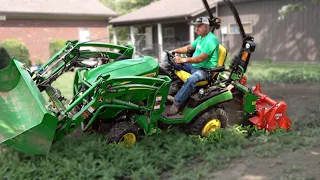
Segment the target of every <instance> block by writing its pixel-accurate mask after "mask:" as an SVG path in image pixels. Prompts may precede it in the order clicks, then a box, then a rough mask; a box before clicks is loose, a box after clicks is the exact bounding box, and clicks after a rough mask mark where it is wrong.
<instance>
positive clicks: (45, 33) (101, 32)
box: [0, 19, 109, 64]
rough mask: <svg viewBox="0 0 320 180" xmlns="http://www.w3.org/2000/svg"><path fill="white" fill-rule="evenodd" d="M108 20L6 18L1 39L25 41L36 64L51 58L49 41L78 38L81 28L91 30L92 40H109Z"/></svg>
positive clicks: (0, 28)
mask: <svg viewBox="0 0 320 180" xmlns="http://www.w3.org/2000/svg"><path fill="white" fill-rule="evenodd" d="M107 25H108V24H107V21H88V20H10V19H9V20H6V21H0V41H3V40H5V39H8V38H14V39H18V40H20V41H22V42H24V43H25V44H26V45H27V47H28V49H29V53H30V59H31V61H32V63H33V64H34V63H35V62H36V61H37V60H38V59H41V61H42V62H45V61H47V60H48V59H49V58H50V53H49V42H50V41H51V40H55V39H65V40H78V39H79V31H80V30H81V29H85V30H88V31H89V32H90V40H96V39H102V38H106V39H103V40H101V41H103V42H107V41H108V39H109V38H108V37H109V33H108V28H107Z"/></svg>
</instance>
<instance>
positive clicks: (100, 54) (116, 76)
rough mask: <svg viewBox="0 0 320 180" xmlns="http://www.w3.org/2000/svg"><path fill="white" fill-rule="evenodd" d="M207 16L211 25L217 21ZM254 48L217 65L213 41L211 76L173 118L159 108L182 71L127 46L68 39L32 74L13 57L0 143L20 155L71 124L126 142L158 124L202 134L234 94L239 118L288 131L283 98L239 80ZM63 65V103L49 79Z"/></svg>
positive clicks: (41, 147)
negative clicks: (67, 92)
mask: <svg viewBox="0 0 320 180" xmlns="http://www.w3.org/2000/svg"><path fill="white" fill-rule="evenodd" d="M204 2H205V5H206V7H207V4H206V1H204ZM225 2H226V3H227V4H228V5H229V6H230V7H231V9H232V10H233V12H234V14H235V17H236V19H237V22H238V25H239V27H240V29H241V30H242V31H243V28H242V24H241V21H240V19H239V16H238V14H237V12H236V10H235V8H234V7H233V5H232V4H231V2H230V1H229V0H225ZM211 16H212V15H211ZM211 19H212V25H213V27H216V26H217V23H218V21H215V20H214V19H216V18H213V17H211ZM243 32H244V31H243ZM244 35H245V34H244ZM88 47H90V48H88ZM254 48H255V44H254V42H253V38H251V37H247V36H246V38H244V42H243V46H242V48H241V51H240V53H239V56H238V57H236V58H235V59H234V61H233V65H232V67H231V68H230V69H229V70H226V69H225V68H224V66H222V65H223V61H224V59H225V53H226V52H224V53H223V51H225V49H223V47H222V46H221V49H219V50H220V51H221V54H220V57H219V65H221V67H218V68H215V69H211V70H210V71H211V72H212V73H213V74H215V75H214V76H212V78H209V79H208V80H206V81H204V82H199V91H197V92H195V93H194V94H193V95H192V96H191V97H190V98H189V101H188V102H187V103H186V104H185V106H184V107H183V108H182V109H181V112H180V113H179V114H178V115H175V116H168V115H167V113H166V111H167V110H166V109H167V107H168V104H170V101H168V100H167V97H168V94H169V92H170V91H172V88H170V86H171V87H173V86H174V85H175V82H178V81H177V78H178V79H180V81H181V82H182V81H183V80H185V79H184V78H186V76H187V74H186V72H177V71H175V70H172V69H170V68H169V69H163V68H160V67H159V64H158V62H157V61H155V60H154V59H153V58H151V57H148V56H145V57H140V58H132V55H133V48H132V47H131V46H118V45H111V44H106V43H95V42H85V43H79V42H77V41H73V42H68V43H67V44H66V46H65V47H64V48H63V49H61V51H60V52H58V53H57V54H56V55H55V56H54V57H52V58H51V59H50V60H49V61H48V62H47V63H45V64H44V65H43V66H42V67H41V68H40V69H39V70H37V71H34V72H30V70H29V69H28V68H26V67H25V66H24V64H22V63H20V62H19V61H18V60H16V59H13V60H12V62H11V64H10V66H9V67H7V68H5V69H2V70H0V77H1V78H0V114H1V117H0V143H2V144H3V145H5V146H8V147H11V148H14V149H17V150H19V151H22V152H24V153H28V154H45V153H48V151H49V149H50V146H51V144H52V143H53V142H55V141H58V140H61V139H62V138H63V137H64V136H66V135H67V134H69V133H71V132H72V131H74V130H75V129H77V128H78V127H79V126H81V128H82V130H84V131H94V132H97V133H103V134H107V138H108V141H109V142H114V143H125V144H129V145H131V144H134V143H135V142H136V137H137V135H138V133H140V132H143V133H144V134H146V135H152V134H158V133H161V132H162V128H161V127H162V126H163V125H165V124H167V125H183V126H184V127H186V129H187V130H189V131H190V132H191V133H193V134H198V135H201V136H206V135H207V134H209V133H210V132H213V131H215V130H217V129H219V128H223V127H226V125H227V122H228V116H227V114H226V112H225V110H224V107H223V105H224V103H229V102H231V101H235V97H237V98H239V99H237V102H239V103H240V104H242V107H243V116H245V117H247V118H248V120H250V121H251V122H252V123H253V124H254V125H256V126H257V127H258V128H261V129H267V130H270V131H272V130H274V129H275V128H276V127H281V128H284V129H289V128H290V125H291V122H290V120H289V119H287V118H286V116H285V108H286V105H285V103H283V102H280V103H278V102H275V101H273V100H271V99H270V98H268V97H266V96H265V95H263V94H262V93H261V91H260V89H259V87H255V88H248V87H246V86H245V83H243V81H244V76H243V75H244V73H245V71H246V68H247V65H248V62H249V58H250V54H251V53H252V52H253V51H254ZM168 56H169V57H170V56H171V55H170V53H168ZM169 59H170V60H171V58H169ZM170 62H171V63H174V62H173V61H170ZM70 70H74V71H75V78H74V82H73V93H74V94H73V97H72V99H71V100H70V101H69V102H68V103H66V101H65V98H64V96H63V95H62V94H61V92H60V90H59V89H56V88H55V87H53V86H52V82H54V81H55V80H56V79H57V78H58V77H59V76H61V75H62V74H63V73H65V72H67V71H70ZM164 71H166V73H169V76H168V75H166V74H165V73H163V72H164ZM173 74H174V75H173ZM179 74H184V76H182V75H179ZM172 79H175V80H174V81H172ZM70 83H71V82H70ZM44 93H46V94H47V95H48V98H45V96H44V95H43V94H44ZM239 94H240V95H239ZM267 103H269V104H274V105H271V106H270V105H268V104H267Z"/></svg>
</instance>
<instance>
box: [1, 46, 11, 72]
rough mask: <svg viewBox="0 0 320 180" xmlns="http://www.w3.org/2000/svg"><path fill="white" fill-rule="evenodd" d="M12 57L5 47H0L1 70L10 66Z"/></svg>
mask: <svg viewBox="0 0 320 180" xmlns="http://www.w3.org/2000/svg"><path fill="white" fill-rule="evenodd" d="M10 61H11V57H10V55H9V54H8V52H7V51H6V49H4V48H3V47H0V69H3V68H5V67H7V66H9V64H10Z"/></svg>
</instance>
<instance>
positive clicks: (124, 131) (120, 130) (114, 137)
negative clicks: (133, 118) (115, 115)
mask: <svg viewBox="0 0 320 180" xmlns="http://www.w3.org/2000/svg"><path fill="white" fill-rule="evenodd" d="M137 135H138V128H137V127H136V126H135V125H134V124H133V123H132V122H130V121H123V122H119V123H117V124H114V125H113V126H112V127H111V129H110V131H109V133H108V142H109V143H117V144H123V145H125V146H131V145H133V144H135V143H136V141H137Z"/></svg>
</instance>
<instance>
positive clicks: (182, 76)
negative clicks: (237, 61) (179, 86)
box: [174, 44, 227, 86]
mask: <svg viewBox="0 0 320 180" xmlns="http://www.w3.org/2000/svg"><path fill="white" fill-rule="evenodd" d="M226 57H227V49H226V48H225V47H223V46H222V45H221V44H220V45H219V57H218V65H217V67H215V68H212V69H206V70H205V71H211V72H214V73H213V74H212V77H211V78H214V77H215V76H216V75H217V74H218V73H219V72H221V71H224V62H225V60H226ZM174 73H175V74H176V75H177V76H178V77H179V78H180V79H181V80H182V81H183V82H186V81H187V79H188V78H189V77H190V76H191V74H190V73H188V72H186V71H184V70H176V71H175V72H174ZM210 74H211V73H210ZM208 82H209V81H208V80H204V81H199V82H197V86H204V85H206V84H208Z"/></svg>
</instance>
